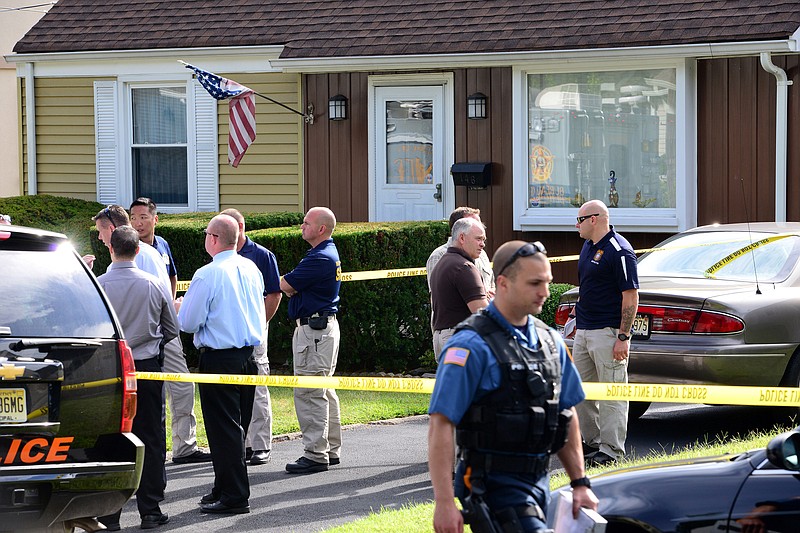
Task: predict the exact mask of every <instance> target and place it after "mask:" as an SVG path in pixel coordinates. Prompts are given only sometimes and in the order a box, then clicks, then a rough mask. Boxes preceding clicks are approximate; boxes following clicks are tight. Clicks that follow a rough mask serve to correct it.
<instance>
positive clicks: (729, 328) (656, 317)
mask: <svg viewBox="0 0 800 533" xmlns="http://www.w3.org/2000/svg"><path fill="white" fill-rule="evenodd" d="M639 314H647V315H650V316H651V317H652V323H651V324H650V332H651V333H708V334H714V333H717V334H722V333H738V332H740V331H742V330H744V322H742V320H741V319H739V318H737V317H735V316H732V315H727V314H725V313H719V312H716V311H701V310H699V309H685V308H680V307H654V306H649V305H641V306H639Z"/></svg>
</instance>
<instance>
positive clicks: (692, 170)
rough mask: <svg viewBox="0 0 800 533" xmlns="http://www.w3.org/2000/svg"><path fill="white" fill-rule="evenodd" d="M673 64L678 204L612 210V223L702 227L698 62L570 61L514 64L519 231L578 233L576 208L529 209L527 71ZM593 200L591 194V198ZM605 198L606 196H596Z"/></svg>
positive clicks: (630, 227)
mask: <svg viewBox="0 0 800 533" xmlns="http://www.w3.org/2000/svg"><path fill="white" fill-rule="evenodd" d="M659 68H674V69H675V81H676V85H677V88H676V102H675V108H676V109H675V112H676V116H675V120H676V124H675V138H676V140H675V142H676V146H675V161H676V168H675V186H676V191H675V202H676V205H675V208H674V209H668V208H659V209H653V208H646V209H640V208H613V209H612V210H611V222H612V224H613V225H614V227H615V228H617V229H619V230H622V231H628V232H666V233H674V232H678V231H683V230H686V229H689V228H692V227H694V226H696V225H697V157H696V153H697V149H696V146H697V135H696V131H697V117H696V115H697V113H696V106H695V102H696V93H697V88H696V87H697V84H696V74H695V73H696V62H695V61H694V60H690V59H686V60H668V59H664V60H657V59H651V60H648V61H646V62H644V61H613V62H603V63H599V62H596V61H594V62H590V61H586V62H567V63H562V64H552V63H549V64H547V65H534V64H530V65H520V66H516V67H514V68H513V73H512V95H513V106H512V107H513V113H512V116H513V119H512V121H513V122H512V127H513V132H514V135H513V138H514V147H513V157H514V159H513V161H514V179H513V186H514V204H513V205H514V229H515V230H517V231H574V230H575V216H576V214H577V212H578V209H577V208H564V207H550V208H535V209H531V208H529V207H528V202H527V198H528V196H529V195H528V142H527V139H528V118H529V117H528V91H527V83H528V74H552V73H571V72H600V71H604V72H605V71H628V70H645V69H647V70H649V69H659ZM591 199H592V198H587V200H591ZM597 199H599V200H603V201H606V199H604V198H597Z"/></svg>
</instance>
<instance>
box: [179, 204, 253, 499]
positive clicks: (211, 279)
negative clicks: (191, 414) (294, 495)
mask: <svg viewBox="0 0 800 533" xmlns="http://www.w3.org/2000/svg"><path fill="white" fill-rule="evenodd" d="M204 231H205V234H206V237H205V249H206V251H207V252H208V254H209V255H210V256H211V257H212V258H213V260H212V262H211V263H210V264H208V265H205V266H204V267H202V268H200V269H198V270H197V271H196V272H195V273H194V276H193V277H192V282H191V284H190V285H189V290H188V291H186V295H185V296H184V297H183V298H179V299H178V300H176V301H175V308H176V310H177V311H178V322H179V323H180V325H181V330H183V331H186V332H188V333H194V345H195V346H196V347H197V348H198V350H199V351H200V372H201V373H203V374H251V375H254V374H257V373H258V368H257V366H256V363H255V359H254V348H255V347H256V346H259V345H260V344H261V343H262V341H263V336H264V328H265V326H266V316H265V314H264V299H263V298H264V279H263V277H262V276H261V272H260V271H259V270H258V267H256V265H255V263H253V262H252V261H250V260H249V259H247V258H244V257H242V256H240V255H239V254H237V253H236V244H237V240H238V237H239V226H238V224H237V223H236V220H234V219H233V218H232V217H230V216H228V215H217V216H215V217H214V218H213V219H211V222H209V224H208V228H206V229H205V230H204ZM253 393H254V387H253V386H251V385H235V384H231V385H227V384H225V385H223V384H216V383H214V384H206V383H201V384H200V405H201V407H202V408H203V415H204V419H205V425H206V434H207V436H208V444H209V446H210V447H211V462H212V463H213V465H214V487H213V488H212V490H211V492H210V493H209V494H207V495H205V496H203V498H202V499H201V500H200V510H201V511H202V512H204V513H219V514H230V513H236V514H240V513H249V512H250V504H249V498H250V483H249V481H248V479H247V466H246V464H245V449H244V429H243V428H242V426H244V427H247V425H248V424H249V423H250V416H251V414H252V411H250V410H249V409H246V408H245V409H242V406H248V405H250V406H252V402H253Z"/></svg>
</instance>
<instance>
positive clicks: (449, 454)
mask: <svg viewBox="0 0 800 533" xmlns="http://www.w3.org/2000/svg"><path fill="white" fill-rule="evenodd" d="M437 268H440V267H439V266H437ZM493 268H494V274H495V283H496V286H497V292H496V294H495V297H494V300H493V301H492V303H491V304H489V306H488V307H487V308H486V309H484V310H482V311H480V312H479V313H477V314H474V315H472V316H470V317H469V318H468V319H467V320H465V321H464V322H462V323H461V324H459V325H458V327H457V328H456V333H455V335H453V337H452V338H450V340H449V341H448V342H447V344H446V345H445V347H444V350H443V352H442V354H441V357H440V362H439V368H438V370H437V372H436V385H435V387H434V391H433V394H432V395H431V402H430V407H429V408H428V412H429V414H430V426H429V429H428V465H429V469H430V475H431V482H432V483H433V492H434V499H435V508H434V517H433V525H434V530H435V531H437V532H451V531H459V532H460V531H463V524H464V523H468V524H470V525H471V527H472V531H475V532H486V531H540V530H543V529H545V528H546V527H547V526H546V522H545V520H546V518H545V513H546V511H547V499H548V495H549V492H550V489H549V486H548V481H549V477H548V475H547V474H548V464H549V459H550V455H551V454H554V453H555V454H557V455H558V457H559V459H560V460H561V463H562V464H563V465H564V468H565V470H566V472H567V474H568V475H569V477H570V479H571V480H572V481H571V483H570V485H572V487H573V515H575V516H577V513H578V511H579V508H580V507H587V508H590V509H597V498H596V497H595V496H594V494H593V493H592V491H591V483H590V482H589V480H588V478H586V477H585V475H584V463H583V455H582V453H581V445H580V442H581V439H580V429H579V424H578V419H577V415H576V414H575V409H574V406H575V405H576V404H578V403H579V402H581V401H582V400H583V399H584V393H583V389H582V387H581V380H580V376H579V375H578V372H577V370H576V368H575V367H574V366H573V364H572V362H571V361H570V359H569V357H568V355H567V349H566V346H565V345H564V341H563V340H562V339H561V337H560V336H559V335H558V333H556V332H555V331H553V330H552V329H551V328H549V327H548V326H547V325H546V324H544V323H543V322H542V321H540V320H538V319H536V318H534V317H533V316H532V315H535V314H538V313H540V312H541V310H542V306H543V305H544V303H545V301H546V300H547V298H548V296H549V295H550V291H549V285H550V283H551V282H552V280H553V276H552V273H551V269H550V262H549V261H548V259H547V256H546V251H545V249H544V246H542V245H541V243H538V242H534V243H525V242H522V241H511V242H508V243H505V244H503V245H502V246H500V248H498V249H497V252H496V253H495V255H494V265H493ZM454 428H455V429H456V442H457V444H458V450H459V462H458V466H457V470H456V475H455V484H454V483H453V477H452V474H453V450H454V443H453V430H454ZM454 485H455V486H454ZM455 496H457V497H458V498H459V500H460V501H461V504H462V508H463V509H464V511H463V516H462V512H459V510H458V509H457V507H456V505H455V502H454V497H455Z"/></svg>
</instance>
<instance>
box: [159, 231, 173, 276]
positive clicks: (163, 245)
mask: <svg viewBox="0 0 800 533" xmlns="http://www.w3.org/2000/svg"><path fill="white" fill-rule="evenodd" d="M153 248H155V249H156V251H157V252H158V253H159V254H161V258H162V259H163V260H164V266H166V267H167V274H169V277H172V276H176V277H177V276H178V268H177V267H176V266H175V260H174V259H173V258H172V250H170V249H169V243H168V242H167V241H166V240H165V239H164V238H163V237H159V236H158V235H156V236H155V239H153Z"/></svg>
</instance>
